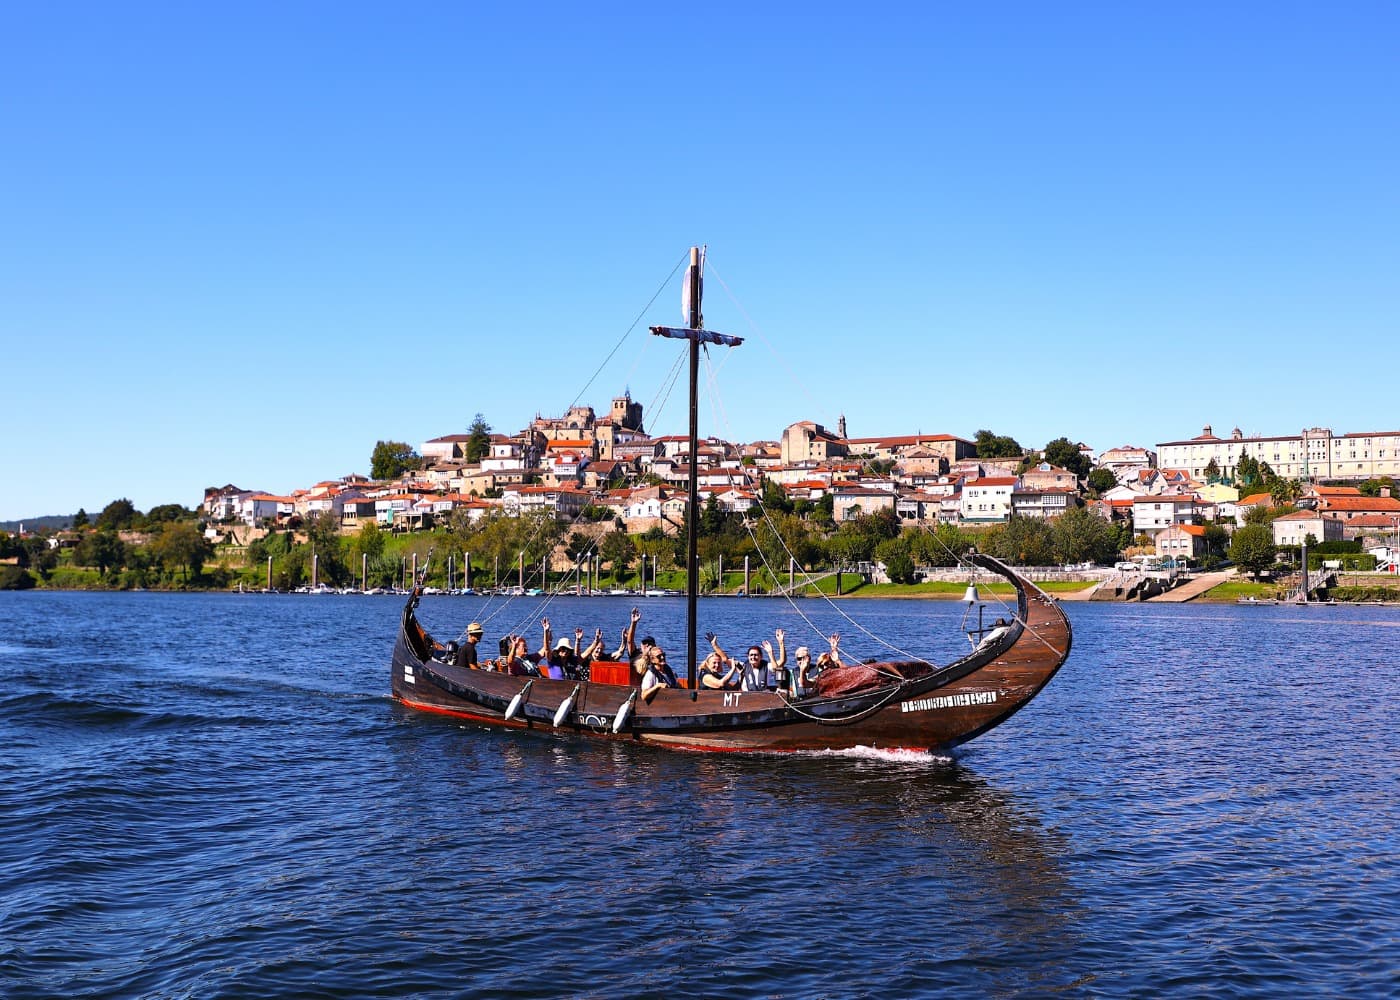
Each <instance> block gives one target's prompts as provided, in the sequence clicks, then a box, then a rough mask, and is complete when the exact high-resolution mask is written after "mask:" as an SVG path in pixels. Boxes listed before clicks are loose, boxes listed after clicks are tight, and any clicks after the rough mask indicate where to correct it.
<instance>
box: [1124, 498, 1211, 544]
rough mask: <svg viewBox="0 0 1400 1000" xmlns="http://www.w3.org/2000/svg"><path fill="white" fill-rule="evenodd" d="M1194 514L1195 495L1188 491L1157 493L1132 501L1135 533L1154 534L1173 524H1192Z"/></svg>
mask: <svg viewBox="0 0 1400 1000" xmlns="http://www.w3.org/2000/svg"><path fill="white" fill-rule="evenodd" d="M1196 516H1197V511H1196V497H1195V496H1194V495H1193V494H1190V493H1184V494H1176V495H1169V494H1160V493H1159V494H1157V495H1155V496H1145V497H1138V498H1136V499H1135V500H1134V501H1133V531H1134V532H1135V533H1137V534H1144V533H1146V534H1149V535H1156V534H1157V532H1159V531H1161V530H1162V529H1163V528H1170V527H1171V526H1172V525H1174V524H1192V523H1193V522H1194V521H1195V519H1196Z"/></svg>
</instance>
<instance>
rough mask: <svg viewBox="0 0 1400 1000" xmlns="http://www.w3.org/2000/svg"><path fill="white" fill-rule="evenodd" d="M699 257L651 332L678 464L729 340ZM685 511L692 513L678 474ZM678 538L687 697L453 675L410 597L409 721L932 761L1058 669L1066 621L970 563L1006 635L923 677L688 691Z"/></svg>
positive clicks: (1024, 699) (692, 658) (873, 676)
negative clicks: (703, 376) (706, 316)
mask: <svg viewBox="0 0 1400 1000" xmlns="http://www.w3.org/2000/svg"><path fill="white" fill-rule="evenodd" d="M701 266H702V264H701V259H700V257H699V251H698V250H696V249H692V251H691V266H690V269H689V271H688V274H687V281H688V285H689V295H688V296H687V301H688V304H689V313H690V326H689V327H687V328H671V327H653V328H652V332H653V333H656V334H657V335H660V336H665V337H672V338H677V339H685V340H688V341H689V346H690V355H691V357H690V394H691V402H690V448H691V451H690V454H692V455H693V454H696V445H697V434H698V431H697V426H696V412H697V405H696V385H697V369H698V352H699V349H700V345H701V344H702V343H717V344H726V345H730V346H735V345H737V344H738V343H741V341H740V340H739V338H735V337H728V336H727V335H725V334H718V333H714V332H712V331H708V330H705V329H703V326H702V322H701V318H700V309H699V303H700V269H701ZM690 505H691V506H690V509H691V510H697V509H699V504H698V491H697V483H696V469H695V463H691V479H690ZM688 520H689V521H690V523H691V525H692V531H691V533H690V535H689V537H688V538H687V567H686V568H687V579H688V580H689V581H690V586H689V587H688V588H687V593H686V598H687V617H686V652H687V667H688V681H687V685H686V687H680V688H666V689H663V690H659V691H656V692H654V693H653V695H652V697H651V699H650V700H649V701H647V700H644V699H643V698H642V697H641V690H640V688H639V687H637V686H636V684H635V683H626V681H628V680H631V681H635V680H636V678H635V677H630V676H629V675H628V674H627V673H626V672H624V675H623V678H622V679H623V681H624V683H602V682H600V681H597V680H589V681H576V680H550V679H547V678H544V677H522V676H515V675H511V674H508V673H500V672H496V671H489V670H477V669H469V668H465V667H457V666H454V665H453V664H452V663H451V662H450V655H449V652H448V648H447V647H446V646H445V645H444V644H442V643H439V642H437V641H436V640H434V639H433V638H432V636H430V635H429V634H428V632H427V631H426V630H425V629H424V628H423V626H422V624H421V623H420V622H419V621H418V617H417V614H416V610H417V607H418V598H419V593H418V591H417V590H415V591H414V592H413V593H412V595H411V596H410V597H409V600H408V603H407V605H406V606H405V607H404V611H403V616H402V619H401V624H400V628H399V634H398V640H397V642H396V643H395V646H394V651H393V657H392V666H391V674H392V680H391V687H392V691H393V696H394V698H395V699H397V700H398V701H400V702H401V703H403V704H404V705H407V706H409V707H411V708H414V709H418V710H421V711H424V712H435V713H441V714H445V715H450V716H455V717H458V718H463V719H470V720H474V721H477V722H483V723H490V724H494V725H499V726H507V727H511V728H516V729H530V730H543V731H546V732H559V733H565V734H577V735H580V736H588V737H596V738H599V739H611V740H628V741H633V742H639V743H647V744H652V745H656V746H662V747H672V748H678V749H688V750H711V751H790V750H817V749H846V748H852V747H857V746H865V747H875V748H880V749H917V750H941V749H947V748H949V747H953V746H957V745H958V744H961V743H965V742H967V741H968V740H970V739H973V738H974V737H976V736H979V735H981V734H982V733H985V732H987V731H988V730H989V729H992V728H993V727H994V726H997V725H999V724H1001V723H1002V722H1005V721H1006V720H1007V719H1009V718H1010V717H1011V716H1012V715H1014V714H1015V713H1016V712H1017V711H1019V710H1020V709H1021V708H1023V707H1024V706H1025V705H1026V704H1027V703H1029V702H1030V700H1031V699H1032V698H1034V697H1035V696H1036V694H1038V693H1039V692H1040V690H1041V689H1042V688H1044V687H1045V685H1046V684H1047V683H1049V681H1050V678H1052V677H1053V676H1054V675H1055V673H1056V671H1058V670H1059V669H1060V666H1061V665H1062V664H1063V663H1064V662H1065V659H1066V657H1068V655H1069V651H1070V643H1071V632H1070V624H1069V620H1068V619H1067V618H1066V617H1065V615H1064V613H1063V612H1062V611H1061V610H1060V608H1059V606H1058V605H1057V604H1056V602H1054V601H1053V600H1052V599H1051V598H1050V597H1049V596H1048V595H1047V594H1046V593H1045V592H1044V591H1042V590H1040V589H1039V588H1038V587H1036V586H1035V585H1034V584H1033V583H1031V582H1030V581H1028V580H1026V579H1025V578H1024V577H1022V576H1021V575H1020V574H1018V573H1016V572H1015V571H1014V570H1012V569H1011V568H1010V567H1008V566H1006V565H1004V564H1003V563H1001V562H998V561H997V560H995V559H992V558H991V557H989V556H985V555H977V554H974V555H972V556H971V557H970V561H971V562H972V563H973V564H974V565H976V566H977V567H979V568H981V569H984V570H987V571H990V572H992V573H995V574H997V575H999V576H1002V577H1004V578H1005V579H1007V580H1008V581H1010V582H1011V584H1012V585H1013V586H1014V587H1015V590H1016V613H1015V615H1014V617H1013V619H1012V621H1011V623H1010V627H1009V628H1001V629H997V630H995V632H993V633H991V634H989V635H988V636H987V638H986V640H985V641H983V642H982V643H980V644H979V645H978V646H977V647H976V648H974V649H972V650H971V651H970V652H969V653H968V654H967V655H966V656H964V657H962V658H961V659H958V660H956V661H954V662H952V663H949V664H945V665H941V666H940V665H935V664H932V663H927V662H923V661H917V660H905V661H886V662H877V663H862V664H858V665H851V666H844V667H840V668H836V669H830V670H826V671H824V672H823V673H822V674H821V675H820V676H819V677H818V678H817V682H816V685H815V687H814V689H813V690H811V691H809V692H806V693H804V694H803V695H801V696H800V697H791V696H789V695H787V694H783V693H779V692H776V691H722V690H710V689H700V688H699V687H698V685H697V669H696V652H695V651H696V647H697V643H696V589H695V586H694V581H696V580H697V579H698V576H699V574H698V572H697V568H698V567H697V557H696V539H695V536H694V531H693V525H694V522H695V519H693V518H692V519H688Z"/></svg>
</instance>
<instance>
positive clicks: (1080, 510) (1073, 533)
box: [1050, 507, 1119, 563]
mask: <svg viewBox="0 0 1400 1000" xmlns="http://www.w3.org/2000/svg"><path fill="white" fill-rule="evenodd" d="M1050 535H1051V542H1052V544H1053V546H1054V552H1055V561H1056V562H1061V563H1078V562H1094V563H1108V562H1112V561H1113V560H1114V559H1115V558H1116V557H1117V555H1118V552H1119V549H1118V545H1117V540H1116V537H1115V533H1114V532H1113V531H1112V530H1111V529H1110V528H1109V525H1108V522H1107V521H1105V520H1104V519H1103V518H1101V517H1099V515H1097V514H1095V513H1094V512H1093V511H1091V510H1089V509H1088V508H1087V507H1075V508H1073V509H1071V510H1067V511H1065V512H1064V513H1063V514H1061V515H1060V516H1059V517H1057V518H1055V519H1054V520H1053V521H1051V522H1050Z"/></svg>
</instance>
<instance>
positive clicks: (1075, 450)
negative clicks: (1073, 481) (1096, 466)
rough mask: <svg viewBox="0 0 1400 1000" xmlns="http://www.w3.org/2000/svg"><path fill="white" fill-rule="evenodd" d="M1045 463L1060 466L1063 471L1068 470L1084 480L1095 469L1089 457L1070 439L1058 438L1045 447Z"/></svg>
mask: <svg viewBox="0 0 1400 1000" xmlns="http://www.w3.org/2000/svg"><path fill="white" fill-rule="evenodd" d="M1044 458H1045V461H1047V462H1049V463H1050V464H1051V465H1058V466H1059V467H1060V468H1062V469H1068V470H1069V471H1070V472H1073V473H1074V474H1075V475H1076V476H1078V477H1079V478H1081V479H1083V478H1084V477H1085V476H1087V475H1088V474H1089V470H1091V469H1092V468H1093V463H1092V462H1090V461H1089V456H1088V455H1086V454H1084V453H1083V452H1081V451H1080V450H1079V445H1077V444H1074V443H1073V442H1072V441H1070V439H1069V438H1065V437H1057V438H1056V439H1055V440H1053V441H1051V442H1050V443H1049V444H1047V445H1046V446H1045V452H1044Z"/></svg>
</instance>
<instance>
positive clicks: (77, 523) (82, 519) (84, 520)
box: [73, 507, 88, 528]
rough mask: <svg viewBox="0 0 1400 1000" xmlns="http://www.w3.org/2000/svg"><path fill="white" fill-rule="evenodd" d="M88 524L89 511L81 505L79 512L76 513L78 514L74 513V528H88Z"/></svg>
mask: <svg viewBox="0 0 1400 1000" xmlns="http://www.w3.org/2000/svg"><path fill="white" fill-rule="evenodd" d="M87 526H88V515H87V511H85V510H83V508H81V507H79V508H78V513H76V514H74V515H73V527H74V528H86V527H87Z"/></svg>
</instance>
